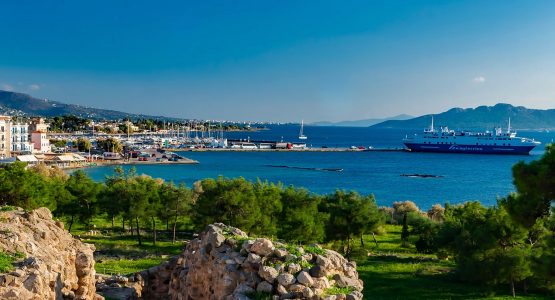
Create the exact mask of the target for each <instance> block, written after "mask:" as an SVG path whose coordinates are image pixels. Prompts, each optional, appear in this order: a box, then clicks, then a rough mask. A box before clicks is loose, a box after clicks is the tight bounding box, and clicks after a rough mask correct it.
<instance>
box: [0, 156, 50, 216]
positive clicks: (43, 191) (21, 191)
mask: <svg viewBox="0 0 555 300" xmlns="http://www.w3.org/2000/svg"><path fill="white" fill-rule="evenodd" d="M25 167H26V164H25V163H22V162H15V163H13V164H10V165H8V166H6V167H4V168H0V182H1V183H2V184H0V203H3V204H7V205H13V206H19V207H23V208H26V209H33V208H37V207H41V206H46V207H49V208H51V209H52V208H55V205H56V204H55V199H53V198H52V197H51V195H52V194H53V192H54V188H53V187H52V186H51V185H50V184H49V183H50V181H49V180H48V178H44V177H42V176H41V175H39V174H37V173H35V172H30V171H27V170H26V168H25Z"/></svg>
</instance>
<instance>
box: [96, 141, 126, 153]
mask: <svg viewBox="0 0 555 300" xmlns="http://www.w3.org/2000/svg"><path fill="white" fill-rule="evenodd" d="M96 147H97V148H99V149H102V150H104V151H106V152H118V153H119V152H121V151H122V150H123V145H122V144H121V142H120V141H119V140H118V139H116V138H113V137H109V138H107V139H104V138H99V139H98V140H97V141H96Z"/></svg>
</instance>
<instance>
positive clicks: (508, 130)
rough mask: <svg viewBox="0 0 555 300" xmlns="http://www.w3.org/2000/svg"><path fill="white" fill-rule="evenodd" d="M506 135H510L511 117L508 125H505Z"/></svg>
mask: <svg viewBox="0 0 555 300" xmlns="http://www.w3.org/2000/svg"><path fill="white" fill-rule="evenodd" d="M507 133H511V117H509V123H508V125H507Z"/></svg>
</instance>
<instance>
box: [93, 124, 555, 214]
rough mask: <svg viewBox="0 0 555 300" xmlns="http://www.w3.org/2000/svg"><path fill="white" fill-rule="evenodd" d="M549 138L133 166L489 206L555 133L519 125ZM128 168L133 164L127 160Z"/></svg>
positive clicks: (356, 141)
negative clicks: (510, 146)
mask: <svg viewBox="0 0 555 300" xmlns="http://www.w3.org/2000/svg"><path fill="white" fill-rule="evenodd" d="M415 132H417V131H416V130H412V131H411V130H403V131H401V130H393V129H390V130H387V129H386V130H383V129H382V130H377V129H369V128H342V127H310V126H305V133H306V134H307V135H308V136H309V139H308V141H307V144H312V146H313V147H321V146H323V145H325V146H329V147H335V146H341V147H349V146H352V145H356V146H359V145H362V146H369V145H372V146H374V147H402V144H401V141H400V140H401V139H402V138H403V137H404V135H405V134H414V133H415ZM297 134H298V127H295V126H279V127H274V128H273V129H272V130H267V131H261V132H250V133H242V132H241V133H239V132H235V133H230V134H226V137H227V138H245V139H246V138H247V137H248V138H250V139H264V140H279V139H281V137H282V136H283V139H284V140H288V141H295V139H296V135H297ZM519 135H521V136H526V137H533V138H535V139H537V140H540V141H542V142H543V143H544V144H543V145H542V146H541V147H538V148H536V150H535V151H533V152H532V153H531V155H530V156H504V155H469V154H435V153H407V152H183V153H181V154H182V155H184V156H186V157H189V158H192V159H195V160H198V161H199V162H200V164H198V165H144V166H136V168H137V171H138V173H145V174H148V175H150V176H152V177H159V178H163V179H165V180H172V181H174V182H176V183H177V182H184V183H186V184H187V185H189V186H190V185H192V183H193V182H195V181H196V180H199V179H203V178H209V177H211V178H214V177H217V176H224V177H239V176H242V177H244V178H246V179H249V180H256V179H261V180H268V181H271V182H282V183H283V184H285V185H295V186H299V187H305V188H307V189H309V190H310V191H312V192H315V193H330V192H333V191H335V190H336V189H344V190H356V191H358V192H359V193H362V194H374V196H375V197H376V199H377V202H378V204H379V205H390V204H391V203H392V202H394V201H399V200H412V201H415V202H416V203H417V204H418V205H419V206H420V207H421V208H423V209H427V208H429V207H430V206H431V205H433V204H435V203H445V202H450V203H460V202H464V201H467V200H479V201H481V202H482V203H484V204H486V205H493V204H495V203H496V199H497V197H502V196H504V195H507V194H508V193H510V192H511V191H513V190H514V188H513V185H512V178H511V166H512V165H513V164H515V163H516V162H518V161H520V160H524V161H530V160H533V159H537V158H539V156H540V155H541V154H542V152H543V148H544V146H545V143H546V142H550V141H552V139H553V138H555V134H554V133H545V132H543V133H541V132H522V133H519ZM271 165H273V166H276V165H283V166H290V167H302V168H339V169H343V171H342V172H330V171H318V170H304V169H296V168H276V167H271ZM125 168H126V169H128V168H129V167H128V166H126V167H125ZM85 171H86V172H87V173H88V174H89V175H90V176H92V177H93V178H94V179H95V180H103V179H104V177H105V176H106V175H108V174H111V173H112V172H113V167H98V168H91V169H86V170H85ZM415 173H418V174H432V175H438V176H442V177H440V178H411V177H402V176H400V175H401V174H415Z"/></svg>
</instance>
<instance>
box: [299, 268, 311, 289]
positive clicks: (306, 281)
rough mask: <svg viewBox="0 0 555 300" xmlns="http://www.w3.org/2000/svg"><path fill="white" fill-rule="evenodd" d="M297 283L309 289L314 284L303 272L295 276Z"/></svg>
mask: <svg viewBox="0 0 555 300" xmlns="http://www.w3.org/2000/svg"><path fill="white" fill-rule="evenodd" d="M297 281H298V282H299V283H300V284H303V285H305V286H308V287H311V286H312V285H313V284H314V280H313V279H312V277H311V276H310V275H309V274H308V273H307V272H305V271H302V272H301V273H299V275H297Z"/></svg>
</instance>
